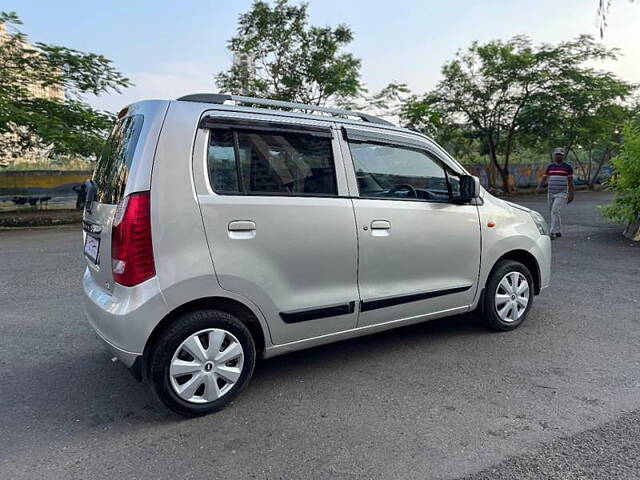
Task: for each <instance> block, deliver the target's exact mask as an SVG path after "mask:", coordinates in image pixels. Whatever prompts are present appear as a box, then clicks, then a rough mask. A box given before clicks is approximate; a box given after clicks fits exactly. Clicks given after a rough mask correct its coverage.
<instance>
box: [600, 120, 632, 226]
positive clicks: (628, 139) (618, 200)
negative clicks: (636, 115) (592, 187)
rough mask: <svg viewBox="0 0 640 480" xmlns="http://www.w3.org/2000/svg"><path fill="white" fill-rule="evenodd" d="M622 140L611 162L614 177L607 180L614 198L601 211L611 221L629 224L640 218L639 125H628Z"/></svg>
mask: <svg viewBox="0 0 640 480" xmlns="http://www.w3.org/2000/svg"><path fill="white" fill-rule="evenodd" d="M622 138H623V143H622V149H621V152H620V154H619V155H618V156H617V157H615V158H614V159H613V160H612V164H613V168H614V175H613V177H612V178H611V179H610V180H609V187H610V188H611V189H612V190H613V191H614V192H615V197H614V200H613V203H612V204H611V205H607V206H605V207H602V208H601V211H602V212H603V214H604V215H605V216H606V217H607V218H609V219H611V220H613V221H616V222H620V223H631V222H633V221H636V220H637V219H638V218H640V124H638V123H629V124H628V125H627V126H626V127H625V128H624V130H623V133H622Z"/></svg>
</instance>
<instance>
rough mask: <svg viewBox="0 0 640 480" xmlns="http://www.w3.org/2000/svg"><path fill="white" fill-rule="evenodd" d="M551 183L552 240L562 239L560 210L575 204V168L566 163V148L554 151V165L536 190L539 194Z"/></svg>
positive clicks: (548, 194)
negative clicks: (567, 205)
mask: <svg viewBox="0 0 640 480" xmlns="http://www.w3.org/2000/svg"><path fill="white" fill-rule="evenodd" d="M547 182H548V183H549V189H548V193H547V199H548V201H549V210H550V211H551V240H554V239H556V238H560V237H561V236H562V232H561V231H560V210H561V209H562V207H563V206H564V205H565V204H567V203H571V202H573V191H574V188H573V168H571V165H569V164H568V163H566V162H565V161H564V148H556V149H555V150H554V151H553V163H551V164H549V166H548V167H547V170H546V171H545V172H544V175H543V176H542V178H541V179H540V184H539V185H538V188H536V193H539V192H540V190H542V187H544V185H545V183H547Z"/></svg>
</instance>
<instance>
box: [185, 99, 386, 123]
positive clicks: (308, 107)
mask: <svg viewBox="0 0 640 480" xmlns="http://www.w3.org/2000/svg"><path fill="white" fill-rule="evenodd" d="M177 100H178V101H181V102H198V103H215V104H217V105H222V104H223V103H224V102H229V101H233V102H236V103H252V104H254V105H267V106H270V107H281V108H297V109H302V110H313V111H315V112H323V113H331V114H333V115H343V116H349V117H358V118H360V119H361V120H362V121H364V122H369V123H375V124H378V125H391V126H395V125H393V123H391V122H389V121H387V120H384V119H382V118H380V117H376V116H375V115H369V114H368V113H362V112H352V111H350V110H342V109H340V108H330V107H321V106H319V105H307V104H306V103H297V102H284V101H282V100H269V99H267V98H257V97H245V96H243V95H229V94H226V93H194V94H191V95H185V96H184V97H180V98H178V99H177Z"/></svg>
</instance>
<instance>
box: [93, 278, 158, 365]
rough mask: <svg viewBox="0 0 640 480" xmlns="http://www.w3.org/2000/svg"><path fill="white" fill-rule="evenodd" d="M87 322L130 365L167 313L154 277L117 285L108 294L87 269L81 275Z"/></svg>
mask: <svg viewBox="0 0 640 480" xmlns="http://www.w3.org/2000/svg"><path fill="white" fill-rule="evenodd" d="M82 286H83V290H84V310H85V314H86V316H87V320H88V321H89V324H90V325H91V326H92V327H93V329H94V330H95V332H96V333H97V334H98V337H100V339H102V340H103V342H104V343H105V344H106V346H107V349H108V350H109V351H110V352H111V353H112V354H113V355H115V356H116V357H118V359H119V360H120V361H122V363H123V364H124V365H126V366H127V367H129V368H132V367H133V366H134V364H135V363H136V361H137V360H138V357H141V356H142V353H143V352H144V347H145V345H146V343H147V340H148V339H149V336H150V335H151V332H152V331H153V329H154V328H155V326H156V325H157V324H158V322H160V320H161V319H162V318H164V316H165V315H166V314H167V313H168V312H167V306H166V304H165V302H164V298H163V297H162V294H161V293H160V288H159V286H158V281H157V278H155V277H154V278H152V279H149V280H147V281H146V282H144V283H141V284H140V285H137V286H135V287H131V288H128V287H122V286H120V285H116V286H115V287H114V289H113V294H112V295H109V294H108V293H107V292H106V291H105V290H104V289H102V288H101V287H100V286H99V285H97V284H96V282H95V281H94V279H93V277H92V276H91V273H90V272H89V270H88V269H87V270H86V271H85V274H84V277H83V279H82Z"/></svg>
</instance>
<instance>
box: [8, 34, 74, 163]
mask: <svg viewBox="0 0 640 480" xmlns="http://www.w3.org/2000/svg"><path fill="white" fill-rule="evenodd" d="M10 36H11V34H10V33H8V32H7V30H6V27H5V25H4V24H3V23H0V44H2V43H4V42H6V41H7V40H9V38H10ZM28 45H29V46H32V45H30V44H28ZM33 49H34V52H36V53H34V55H37V50H36V48H35V47H33ZM26 89H27V91H28V92H29V95H30V96H31V97H32V98H44V99H47V100H54V101H60V102H63V101H64V87H63V86H62V85H47V86H43V85H40V84H38V83H36V82H33V83H29V84H27V85H26ZM14 129H15V131H14V132H8V133H3V134H0V168H8V167H11V166H12V165H15V164H16V163H22V164H25V163H26V164H34V163H38V162H42V161H46V160H47V159H48V156H49V153H50V151H51V147H50V146H48V145H43V144H42V142H41V141H39V139H37V138H32V137H33V135H30V134H29V133H28V132H27V131H26V130H24V131H23V130H21V127H19V126H15V127H14ZM24 136H29V139H30V141H31V143H33V144H34V146H33V147H32V148H30V149H28V150H26V151H23V149H22V148H20V146H19V142H18V140H19V139H20V138H21V137H24Z"/></svg>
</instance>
